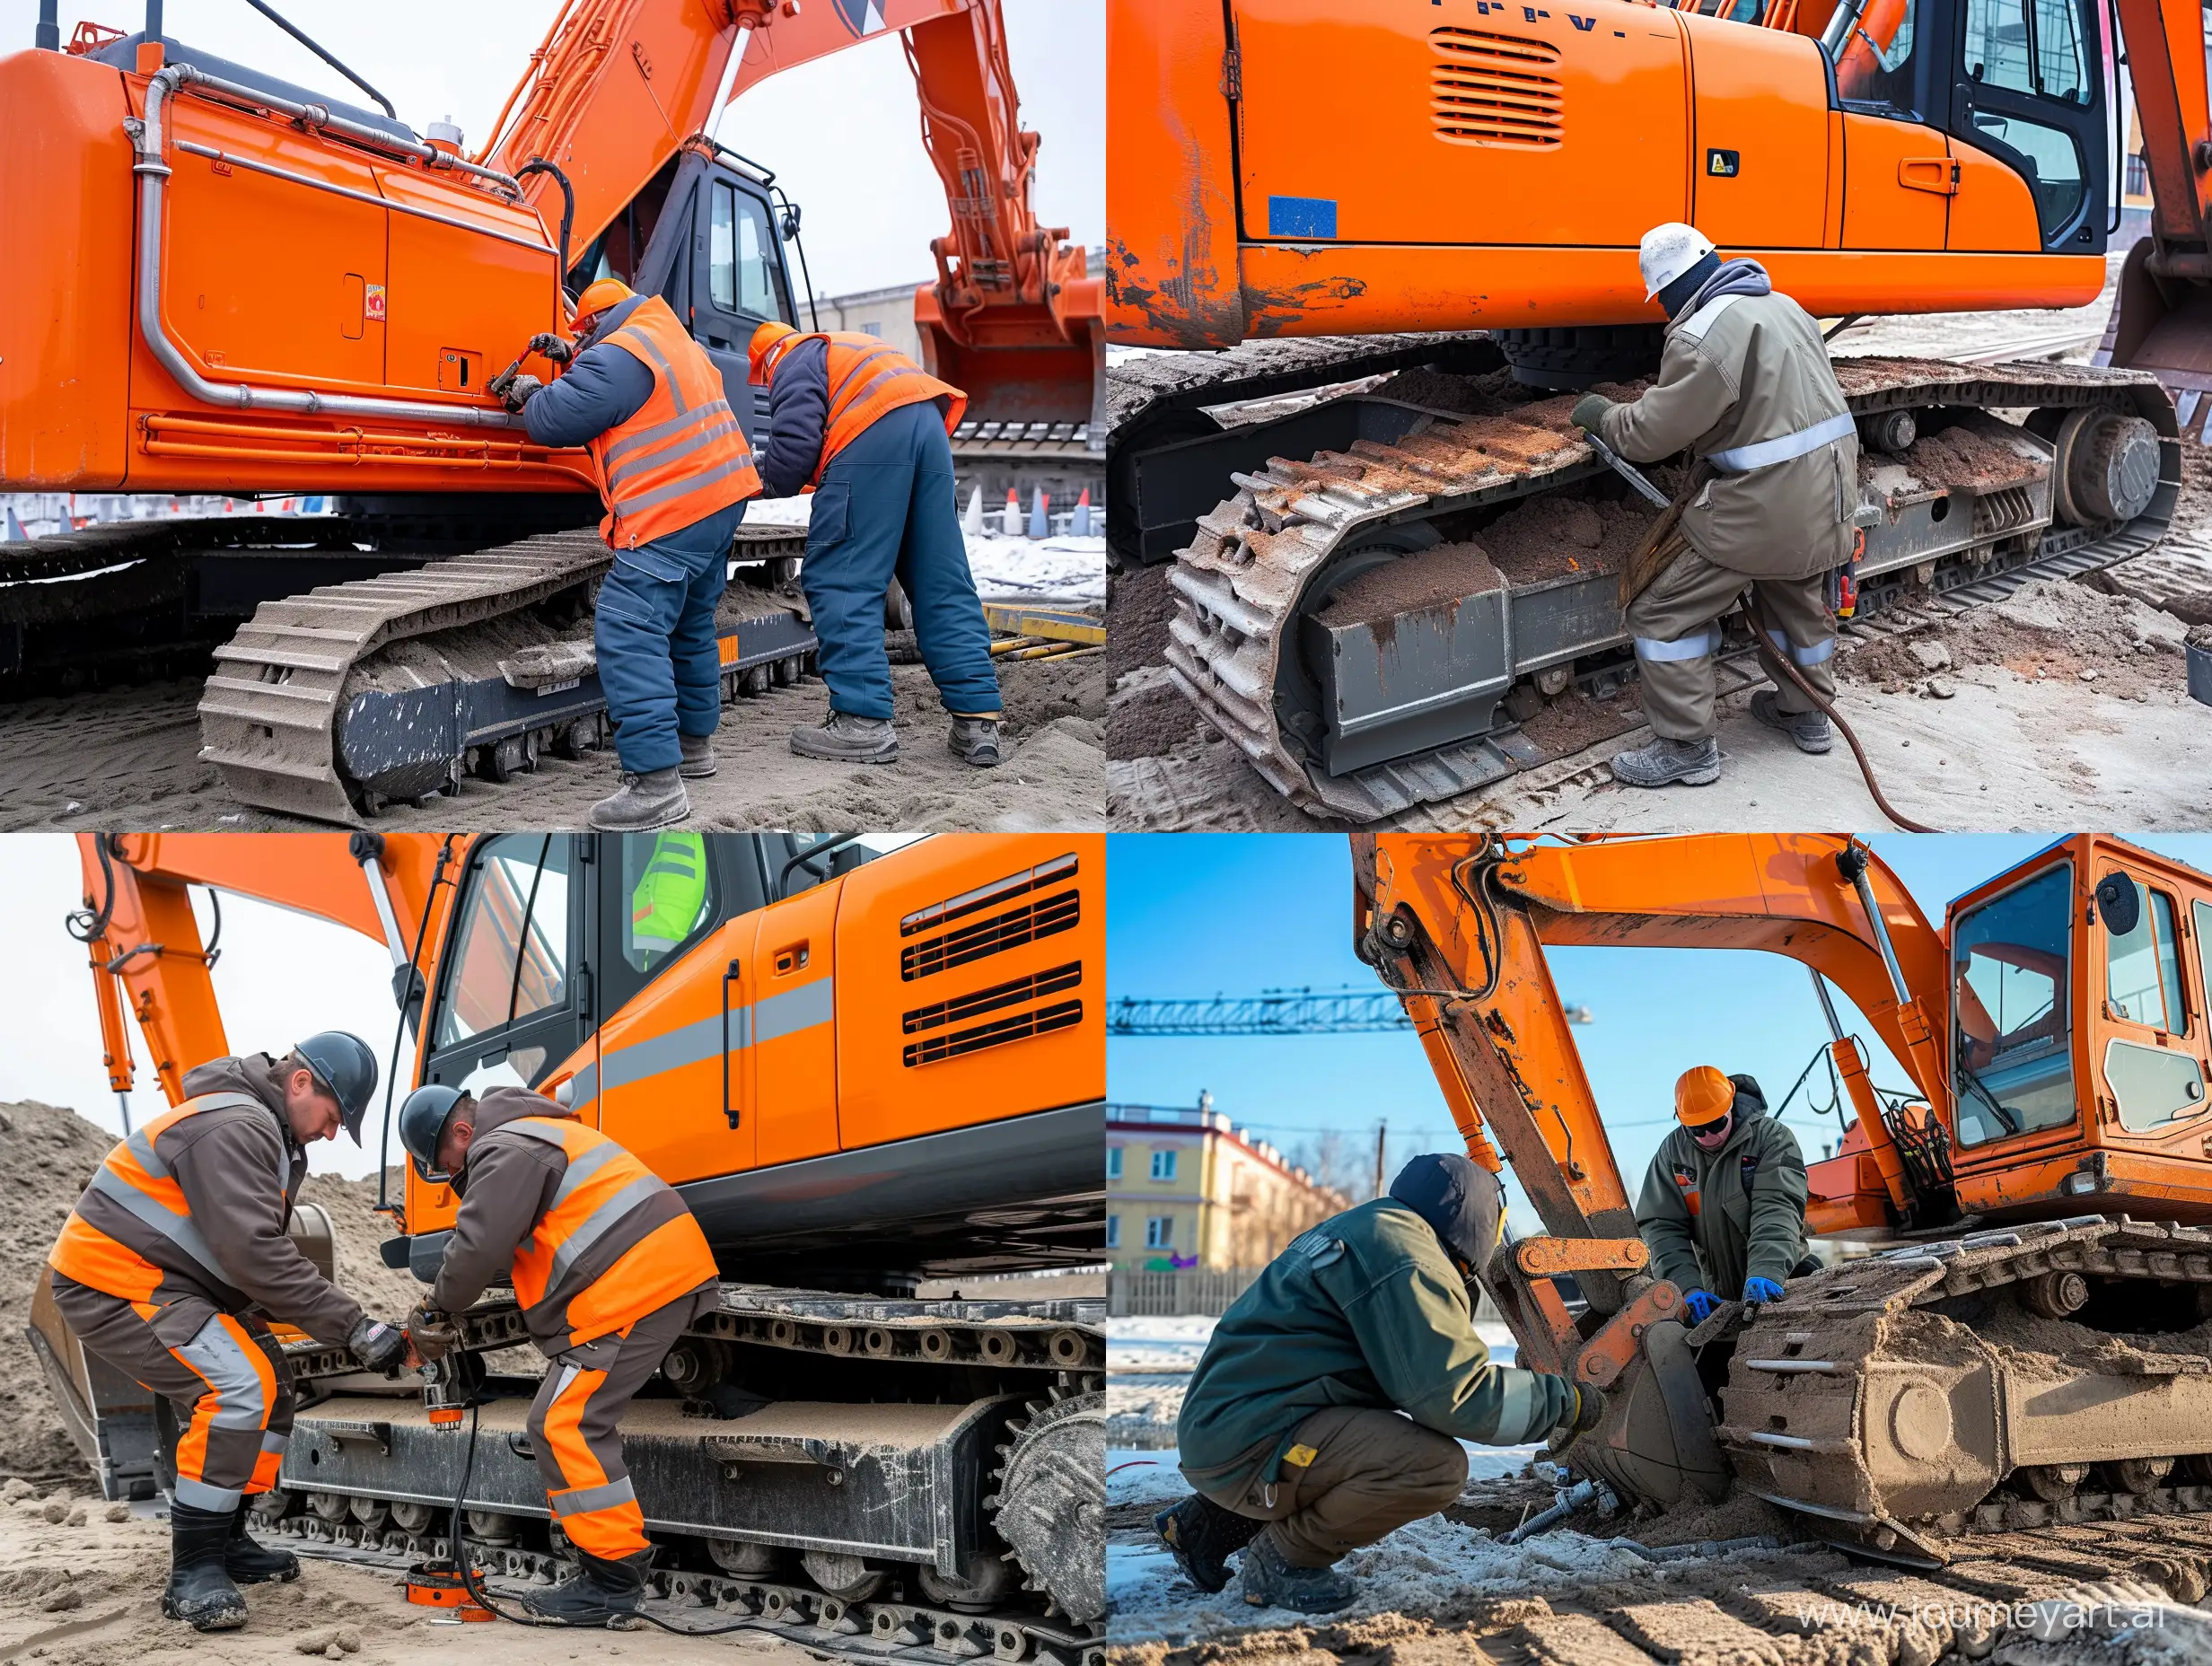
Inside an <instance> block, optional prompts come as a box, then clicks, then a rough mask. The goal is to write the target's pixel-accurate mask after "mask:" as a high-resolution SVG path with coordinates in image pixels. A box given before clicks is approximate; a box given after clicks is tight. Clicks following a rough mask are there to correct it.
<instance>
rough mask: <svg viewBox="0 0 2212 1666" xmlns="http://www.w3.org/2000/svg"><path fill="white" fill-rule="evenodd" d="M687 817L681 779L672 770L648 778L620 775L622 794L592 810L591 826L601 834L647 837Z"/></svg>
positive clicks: (688, 804)
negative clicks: (654, 831) (636, 834)
mask: <svg viewBox="0 0 2212 1666" xmlns="http://www.w3.org/2000/svg"><path fill="white" fill-rule="evenodd" d="M690 813H691V800H690V798H689V795H688V794H685V792H684V790H683V778H682V777H681V776H679V775H678V774H677V773H676V771H674V770H673V769H655V770H654V771H653V772H652V773H651V774H649V775H642V776H641V775H637V774H635V773H633V772H631V771H629V770H625V771H623V773H622V790H621V791H620V792H619V793H617V794H613V795H612V796H611V797H609V798H602V799H601V800H600V801H599V802H597V803H596V804H593V805H592V826H593V827H595V828H597V829H599V830H600V831H601V833H650V832H652V831H653V829H655V828H669V827H674V826H675V825H676V823H678V822H679V821H681V820H683V819H684V818H685V817H686V816H688V815H689V814H690Z"/></svg>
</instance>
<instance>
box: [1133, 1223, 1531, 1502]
mask: <svg viewBox="0 0 2212 1666" xmlns="http://www.w3.org/2000/svg"><path fill="white" fill-rule="evenodd" d="M1336 1406H1361V1407H1376V1408H1378V1409H1382V1410H1390V1409H1393V1408H1394V1409H1397V1410H1401V1411H1403V1412H1404V1413H1405V1414H1406V1415H1407V1416H1409V1417H1411V1418H1412V1419H1413V1421H1414V1422H1416V1423H1418V1424H1420V1425H1423V1426H1424V1427H1426V1428H1430V1429H1434V1430H1435V1431H1436V1432H1437V1433H1438V1434H1449V1435H1452V1436H1454V1437H1455V1438H1458V1439H1461V1440H1470V1441H1487V1442H1495V1443H1497V1444H1498V1445H1514V1444H1517V1443H1519V1442H1523V1441H1529V1440H1533V1439H1536V1438H1538V1437H1539V1436H1540V1435H1543V1434H1546V1433H1548V1432H1549V1431H1550V1430H1551V1429H1552V1428H1553V1427H1555V1426H1556V1425H1558V1423H1559V1421H1560V1419H1561V1418H1563V1417H1564V1416H1567V1413H1568V1412H1569V1411H1571V1410H1572V1409H1573V1407H1574V1390H1573V1386H1572V1385H1571V1384H1570V1383H1569V1382H1568V1381H1567V1379H1566V1378H1564V1377H1553V1376H1546V1375H1543V1374H1541V1373H1540V1372H1532V1371H1520V1370H1516V1369H1515V1368H1514V1367H1513V1366H1510V1365H1494V1364H1492V1363H1490V1351H1489V1349H1488V1348H1486V1347H1485V1346H1483V1345H1482V1338H1481V1337H1478V1336H1477V1335H1476V1334H1475V1320H1474V1313H1473V1311H1472V1310H1471V1309H1470V1307H1469V1305H1468V1296H1467V1287H1466V1285H1465V1284H1464V1283H1463V1282H1462V1281H1461V1277H1460V1275H1459V1272H1458V1270H1457V1269H1456V1268H1455V1267H1453V1264H1452V1262H1451V1260H1450V1259H1449V1258H1447V1257H1446V1256H1445V1254H1444V1246H1443V1244H1442V1243H1441V1242H1439V1241H1438V1240H1437V1237H1436V1233H1435V1229H1434V1228H1432V1227H1431V1226H1430V1225H1429V1224H1428V1223H1427V1222H1426V1221H1424V1220H1423V1219H1422V1218H1421V1217H1420V1216H1419V1215H1418V1214H1415V1213H1414V1212H1413V1211H1412V1210H1411V1209H1409V1208H1408V1207H1406V1206H1405V1205H1403V1204H1401V1203H1398V1202H1396V1201H1394V1200H1393V1199H1391V1198H1388V1197H1382V1198H1377V1199H1376V1200H1375V1201H1374V1202H1373V1203H1365V1204H1362V1205H1360V1206H1359V1207H1357V1208H1356V1209H1352V1210H1348V1211H1347V1212H1346V1213H1345V1214H1339V1215H1337V1216H1335V1217H1334V1218H1333V1219H1330V1220H1327V1221H1323V1222H1322V1223H1321V1224H1320V1225H1319V1226H1316V1227H1313V1228H1312V1229H1311V1230H1310V1231H1308V1232H1304V1233H1302V1234H1301V1235H1300V1236H1299V1237H1297V1238H1296V1239H1295V1240H1293V1241H1292V1242H1291V1245H1290V1247H1289V1248H1288V1249H1287V1250H1284V1251H1283V1253H1282V1254H1281V1255H1279V1256H1277V1258H1275V1261H1274V1263H1273V1264H1272V1265H1271V1266H1269V1267H1268V1269H1267V1270H1266V1271H1265V1272H1263V1273H1261V1274H1260V1276H1259V1277H1258V1278H1257V1279H1255V1280H1254V1281H1253V1282H1252V1285H1251V1288H1250V1289H1248V1290H1247V1291H1245V1293H1243V1294H1242V1295H1241V1296H1239V1297H1238V1298H1237V1299H1236V1301H1235V1302H1233V1303H1232V1304H1231V1305H1230V1308H1229V1311H1227V1312H1226V1313H1224V1314H1223V1315H1222V1318H1221V1322H1220V1323H1219V1324H1218V1325H1216V1327H1215V1328H1214V1337H1213V1340H1212V1341H1210V1342H1209V1343H1207V1346H1206V1353H1205V1355H1204V1356H1203V1357H1201V1358H1200V1359H1199V1361H1198V1370H1197V1371H1195V1372H1192V1373H1191V1378H1190V1388H1189V1392H1188V1393H1187V1394H1186V1395H1185V1396H1184V1398H1183V1408H1182V1413H1181V1416H1179V1417H1178V1418H1177V1419H1176V1425H1175V1436H1176V1442H1177V1444H1178V1446H1179V1447H1180V1448H1181V1461H1182V1470H1183V1474H1184V1475H1185V1476H1186V1477H1189V1481H1190V1483H1191V1485H1192V1486H1198V1487H1201V1488H1205V1489H1208V1490H1216V1491H1218V1490H1220V1489H1221V1488H1222V1487H1224V1486H1232V1485H1236V1484H1241V1483H1242V1482H1243V1481H1246V1480H1249V1479H1251V1477H1252V1476H1253V1475H1254V1474H1255V1473H1257V1474H1258V1475H1259V1477H1260V1479H1262V1480H1265V1481H1274V1480H1276V1479H1278V1478H1279V1475H1280V1471H1279V1468H1278V1466H1279V1464H1280V1462H1281V1460H1282V1456H1283V1453H1284V1452H1285V1451H1286V1450H1287V1449H1288V1448H1289V1446H1290V1444H1291V1437H1292V1435H1293V1434H1295V1431H1296V1430H1297V1427H1298V1425H1300V1424H1301V1423H1303V1422H1304V1421H1305V1419H1306V1418H1307V1417H1309V1416H1312V1414H1313V1413H1315V1412H1317V1411H1323V1410H1326V1409H1328V1408H1329V1407H1336Z"/></svg>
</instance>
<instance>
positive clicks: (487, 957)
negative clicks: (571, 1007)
mask: <svg viewBox="0 0 2212 1666" xmlns="http://www.w3.org/2000/svg"><path fill="white" fill-rule="evenodd" d="M568 858H569V840H568V838H567V837H566V836H565V835H559V834H546V833H510V834H505V835H503V836H502V837H498V838H496V839H494V840H492V841H491V843H490V844H489V846H487V847H486V849H485V851H484V854H483V855H482V857H481V858H480V859H479V861H478V864H477V870H476V872H475V874H474V876H473V879H474V882H473V883H472V884H471V886H470V890H469V898H468V900H467V902H466V903H465V904H463V908H464V909H465V913H464V914H463V916H462V918H461V921H460V923H459V925H457V926H456V927H455V929H454V933H453V938H452V941H453V942H454V943H457V944H458V945H459V952H458V957H457V959H456V960H455V961H454V966H453V971H452V978H451V979H450V981H449V982H448V983H447V985H446V991H445V1004H444V1011H443V1012H442V1013H440V1014H439V1016H438V1025H437V1031H436V1036H435V1040H434V1045H435V1046H437V1047H441V1048H443V1047H446V1046H449V1045H451V1044H452V1043H453V1042H456V1041H465V1040H467V1039H469V1038H470V1037H471V1036H476V1035H480V1034H482V1033H483V1032H484V1031H485V1030H496V1029H499V1028H501V1027H502V1026H505V1025H507V1024H510V1023H513V1022H515V1021H517V1020H519V1019H522V1018H527V1017H529V1016H530V1015H531V1013H540V1012H544V1011H547V1010H548V1009H549V1008H554V1007H559V1006H562V1005H565V1004H566V1002H567V998H568V971H569V960H570V957H569V942H568Z"/></svg>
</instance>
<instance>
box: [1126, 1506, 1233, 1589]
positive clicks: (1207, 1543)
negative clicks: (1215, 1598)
mask: <svg viewBox="0 0 2212 1666" xmlns="http://www.w3.org/2000/svg"><path fill="white" fill-rule="evenodd" d="M1152 1526H1153V1530H1154V1532H1156V1533H1158V1534H1159V1535H1160V1542H1161V1543H1162V1544H1163V1545H1165V1546H1166V1547H1167V1548H1168V1549H1169V1550H1170V1551H1171V1552H1172V1553H1173V1555H1174V1557H1175V1565H1176V1566H1177V1567H1179V1568H1181V1569H1182V1571H1183V1575H1184V1577H1185V1578H1187V1579H1189V1582H1190V1583H1192V1584H1194V1585H1196V1586H1197V1587H1198V1589H1199V1590H1200V1591H1208V1592H1211V1591H1219V1590H1221V1589H1223V1588H1224V1586H1226V1585H1227V1584H1228V1583H1229V1557H1230V1556H1231V1555H1232V1554H1233V1553H1234V1552H1236V1551H1238V1550H1241V1549H1242V1548H1244V1547H1245V1546H1246V1545H1249V1544H1250V1543H1251V1540H1252V1535H1253V1534H1255V1533H1257V1532H1258V1531H1259V1530H1260V1523H1259V1522H1257V1521H1253V1520H1252V1519H1251V1517H1250V1516H1242V1515H1239V1514H1237V1513H1236V1512H1235V1511H1233V1510H1224V1509H1223V1508H1222V1507H1221V1506H1220V1505H1219V1504H1216V1503H1215V1502H1214V1501H1213V1500H1212V1499H1210V1498H1208V1497H1206V1496H1205V1495H1203V1494H1199V1493H1193V1494H1192V1495H1190V1496H1189V1497H1188V1498H1186V1499H1184V1500H1183V1501H1182V1503H1181V1504H1177V1505H1176V1506H1175V1507H1174V1508H1173V1509H1172V1510H1163V1511H1161V1512H1160V1513H1159V1514H1158V1515H1155V1516H1154V1517H1153V1518H1152Z"/></svg>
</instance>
